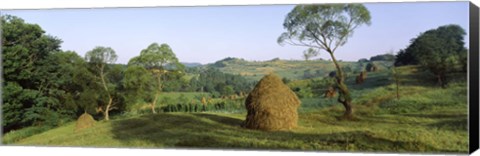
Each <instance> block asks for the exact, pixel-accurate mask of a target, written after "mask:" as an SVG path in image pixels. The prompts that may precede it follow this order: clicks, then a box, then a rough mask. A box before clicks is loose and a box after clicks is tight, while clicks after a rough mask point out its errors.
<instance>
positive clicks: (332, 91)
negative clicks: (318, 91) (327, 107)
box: [325, 86, 336, 98]
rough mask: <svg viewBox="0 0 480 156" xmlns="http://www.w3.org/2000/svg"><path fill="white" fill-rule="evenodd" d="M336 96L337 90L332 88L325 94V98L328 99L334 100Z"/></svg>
mask: <svg viewBox="0 0 480 156" xmlns="http://www.w3.org/2000/svg"><path fill="white" fill-rule="evenodd" d="M335 94H336V92H335V88H333V87H332V86H329V87H328V89H327V91H326V92H325V97H326V98H332V97H334V96H335Z"/></svg>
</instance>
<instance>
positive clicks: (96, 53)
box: [85, 46, 117, 121]
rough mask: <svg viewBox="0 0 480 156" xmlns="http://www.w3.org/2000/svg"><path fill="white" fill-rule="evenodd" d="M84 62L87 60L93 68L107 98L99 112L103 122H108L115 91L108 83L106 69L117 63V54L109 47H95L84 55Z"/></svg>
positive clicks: (112, 107)
mask: <svg viewBox="0 0 480 156" xmlns="http://www.w3.org/2000/svg"><path fill="white" fill-rule="evenodd" d="M85 60H87V61H88V62H89V63H90V65H91V66H93V68H94V70H95V72H96V75H97V76H98V77H99V79H100V81H101V82H100V84H101V85H102V87H103V90H104V94H106V96H107V97H108V101H107V102H104V104H102V106H101V107H100V108H99V110H100V111H101V112H102V113H103V115H104V117H105V120H107V121H108V120H110V117H109V112H110V111H111V110H113V109H115V108H116V107H114V106H113V100H114V99H113V94H114V90H115V88H114V87H115V86H114V85H113V84H112V83H110V82H109V81H108V80H107V78H106V75H107V74H108V71H107V69H106V66H107V64H112V63H115V61H117V54H115V51H114V50H113V49H112V48H109V47H101V46H98V47H95V48H94V49H93V50H91V51H88V52H87V53H86V54H85ZM102 103H103V102H102Z"/></svg>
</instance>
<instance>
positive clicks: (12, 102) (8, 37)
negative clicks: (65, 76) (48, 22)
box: [0, 15, 63, 132]
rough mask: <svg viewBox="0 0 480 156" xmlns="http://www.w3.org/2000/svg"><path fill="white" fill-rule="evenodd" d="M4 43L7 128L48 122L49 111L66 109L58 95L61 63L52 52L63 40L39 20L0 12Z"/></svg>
mask: <svg viewBox="0 0 480 156" xmlns="http://www.w3.org/2000/svg"><path fill="white" fill-rule="evenodd" d="M0 23H1V27H0V28H1V32H2V35H1V42H2V43H1V44H2V65H3V66H2V67H3V68H2V74H3V77H2V80H1V82H2V84H4V86H3V87H2V97H3V105H2V110H3V117H2V127H3V130H4V131H3V132H7V131H10V130H12V129H18V128H22V127H26V126H31V125H39V124H43V123H45V122H48V120H49V119H47V115H52V114H55V115H54V116H56V115H58V113H56V112H55V111H56V110H59V109H62V106H63V105H61V102H60V99H58V95H60V94H61V93H62V90H59V88H58V87H57V86H58V83H59V82H58V81H55V80H57V79H56V77H55V75H56V74H58V72H57V71H56V70H55V68H52V67H53V66H55V65H60V64H58V62H56V61H52V59H53V58H54V57H53V56H52V55H53V54H54V53H56V52H59V51H60V44H61V42H62V41H61V40H60V39H58V38H56V37H53V36H49V35H46V34H45V31H44V30H42V28H41V27H40V26H39V25H37V24H30V23H26V22H25V21H24V20H23V19H21V18H18V17H15V16H10V15H2V16H0Z"/></svg>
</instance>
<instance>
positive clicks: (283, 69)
mask: <svg viewBox="0 0 480 156" xmlns="http://www.w3.org/2000/svg"><path fill="white" fill-rule="evenodd" d="M224 64H225V67H221V68H219V69H220V70H221V71H222V72H225V73H230V74H239V75H242V76H245V77H246V78H248V79H250V80H256V81H258V80H260V79H261V78H262V77H263V76H264V75H266V74H268V73H270V72H275V73H276V74H278V75H280V76H281V77H286V78H288V79H303V75H304V71H305V70H311V73H315V72H316V71H317V70H319V72H320V73H319V74H320V75H322V76H325V75H328V73H329V72H330V71H334V70H335V66H333V64H332V63H331V62H330V61H325V60H311V61H293V60H276V61H258V62H251V61H241V60H233V61H226V62H225V63H224ZM340 64H341V65H342V66H350V67H351V69H352V70H360V66H359V64H358V63H357V62H340ZM365 65H366V63H365ZM362 68H363V66H362Z"/></svg>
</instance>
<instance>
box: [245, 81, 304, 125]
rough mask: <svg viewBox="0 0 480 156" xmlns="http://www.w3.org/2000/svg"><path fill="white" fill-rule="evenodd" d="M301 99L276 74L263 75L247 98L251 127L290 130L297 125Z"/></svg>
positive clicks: (247, 122) (247, 120)
mask: <svg viewBox="0 0 480 156" xmlns="http://www.w3.org/2000/svg"><path fill="white" fill-rule="evenodd" d="M299 106H300V100H299V99H298V97H297V95H296V94H295V93H294V92H293V91H292V90H290V88H289V87H288V86H287V85H285V84H284V83H283V82H282V80H281V79H280V78H279V77H278V76H277V75H275V74H269V75H266V76H265V77H263V78H262V79H261V80H260V81H259V82H258V83H257V85H256V86H255V88H254V89H253V90H252V91H251V92H250V94H249V95H248V97H247V99H246V100H245V107H246V108H247V117H246V119H245V122H244V124H243V126H244V127H246V128H249V129H259V130H268V131H272V130H288V129H292V128H295V127H296V126H297V120H298V114H297V108H298V107H299Z"/></svg>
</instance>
